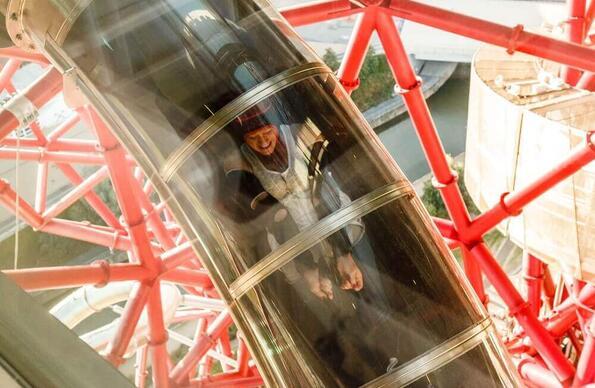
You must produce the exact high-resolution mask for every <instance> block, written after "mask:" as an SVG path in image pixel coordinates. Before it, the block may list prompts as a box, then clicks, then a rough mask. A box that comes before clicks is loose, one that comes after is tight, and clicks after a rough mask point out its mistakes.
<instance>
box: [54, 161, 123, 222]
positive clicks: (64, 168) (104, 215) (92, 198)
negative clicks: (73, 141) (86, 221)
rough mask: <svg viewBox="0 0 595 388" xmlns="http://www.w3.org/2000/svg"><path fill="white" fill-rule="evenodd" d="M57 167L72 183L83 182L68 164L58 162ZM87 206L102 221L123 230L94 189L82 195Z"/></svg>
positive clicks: (78, 183) (76, 184)
mask: <svg viewBox="0 0 595 388" xmlns="http://www.w3.org/2000/svg"><path fill="white" fill-rule="evenodd" d="M57 166H58V168H59V169H60V171H61V172H62V174H64V176H65V177H66V178H67V179H68V180H69V181H70V183H72V184H73V185H74V186H78V185H80V184H82V183H83V182H84V180H83V178H82V177H81V176H80V174H79V173H78V172H77V171H76V170H75V169H74V167H72V166H71V165H69V164H64V163H59V164H58V165H57ZM83 198H84V199H85V200H86V201H87V203H88V204H89V206H91V207H92V208H93V210H95V212H96V213H97V214H98V215H99V217H101V219H102V220H103V221H105V223H106V224H107V225H109V226H111V227H112V228H113V229H115V230H119V231H122V232H124V228H123V227H122V225H121V224H120V221H118V218H117V217H116V216H115V214H114V213H113V212H112V211H111V209H110V208H109V207H107V205H106V204H105V202H103V200H102V199H101V198H100V197H99V195H97V194H96V193H95V192H94V191H89V192H87V193H86V194H85V195H84V197H83Z"/></svg>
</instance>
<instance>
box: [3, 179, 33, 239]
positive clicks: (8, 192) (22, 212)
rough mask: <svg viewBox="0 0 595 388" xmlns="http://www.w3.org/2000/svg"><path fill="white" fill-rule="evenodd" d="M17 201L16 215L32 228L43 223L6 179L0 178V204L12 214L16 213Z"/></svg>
mask: <svg viewBox="0 0 595 388" xmlns="http://www.w3.org/2000/svg"><path fill="white" fill-rule="evenodd" d="M17 202H18V215H19V218H20V219H21V220H23V221H24V222H26V223H27V224H29V225H31V226H32V227H33V228H39V227H40V226H41V225H43V217H41V215H40V214H39V213H37V212H36V211H35V209H33V207H32V206H31V205H30V204H29V203H28V202H27V201H25V200H24V199H23V198H21V197H20V196H19V195H18V194H17V193H16V192H15V191H14V190H13V188H12V187H11V186H10V183H8V181H6V180H5V179H0V205H3V206H4V207H5V208H6V209H7V210H8V211H10V212H11V213H12V214H17Z"/></svg>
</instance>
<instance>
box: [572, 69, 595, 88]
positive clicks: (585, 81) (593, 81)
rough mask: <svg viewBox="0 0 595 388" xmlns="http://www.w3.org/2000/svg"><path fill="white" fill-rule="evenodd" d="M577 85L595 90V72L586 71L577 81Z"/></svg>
mask: <svg viewBox="0 0 595 388" xmlns="http://www.w3.org/2000/svg"><path fill="white" fill-rule="evenodd" d="M576 87H577V88H579V89H584V90H590V91H594V90H595V72H591V71H585V72H584V73H583V75H582V76H581V78H580V79H579V80H578V82H577V83H576Z"/></svg>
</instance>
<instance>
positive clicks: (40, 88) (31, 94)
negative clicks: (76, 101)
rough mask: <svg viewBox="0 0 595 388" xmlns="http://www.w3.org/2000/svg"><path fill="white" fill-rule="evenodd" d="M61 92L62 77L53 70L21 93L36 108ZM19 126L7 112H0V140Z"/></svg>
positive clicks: (14, 118)
mask: <svg viewBox="0 0 595 388" xmlns="http://www.w3.org/2000/svg"><path fill="white" fill-rule="evenodd" d="M61 91H62V75H61V74H60V73H59V72H58V71H57V70H55V69H49V70H48V71H46V72H45V73H44V74H43V75H42V76H41V77H39V78H38V79H37V80H36V81H35V82H34V83H33V84H31V85H30V86H29V87H28V88H27V89H26V90H24V91H23V92H22V93H23V94H24V95H25V97H26V98H28V99H29V100H30V101H31V103H33V105H35V106H36V107H37V108H40V107H42V106H43V105H45V104H46V103H47V102H48V101H49V100H51V99H52V98H53V97H54V96H55V95H56V94H58V93H59V92H61ZM18 126H19V120H18V119H17V118H16V117H15V116H14V115H13V114H12V113H11V112H9V111H8V110H6V109H1V110H0V140H1V139H4V138H5V137H6V136H8V135H9V134H10V133H11V132H12V131H14V130H15V129H16V128H18Z"/></svg>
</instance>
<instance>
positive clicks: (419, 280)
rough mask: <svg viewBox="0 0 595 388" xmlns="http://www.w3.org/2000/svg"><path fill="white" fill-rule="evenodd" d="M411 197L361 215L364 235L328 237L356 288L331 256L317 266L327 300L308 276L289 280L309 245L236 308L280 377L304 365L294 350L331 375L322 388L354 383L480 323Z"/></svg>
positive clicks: (305, 260)
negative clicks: (352, 271) (355, 276)
mask: <svg viewBox="0 0 595 388" xmlns="http://www.w3.org/2000/svg"><path fill="white" fill-rule="evenodd" d="M411 200H412V199H411V198H410V197H402V198H400V199H397V200H395V201H393V202H391V203H389V204H387V205H385V206H384V207H381V208H380V209H378V210H376V211H374V212H372V213H370V214H367V215H365V216H363V217H361V218H360V219H358V223H359V225H361V227H362V228H364V229H365V233H364V234H363V236H362V237H361V239H360V240H359V241H357V242H355V243H352V242H351V241H350V240H349V239H343V238H342V237H339V236H338V235H340V234H341V232H337V233H336V234H335V235H333V236H331V237H330V238H329V239H327V240H325V241H324V243H326V244H328V245H331V246H332V245H334V244H339V247H338V250H339V251H349V252H350V253H351V256H352V257H353V260H354V263H355V264H354V265H356V266H357V271H358V272H359V274H361V283H360V284H359V285H360V287H358V288H355V287H344V280H345V279H344V274H342V273H341V272H340V271H339V270H338V264H337V261H336V260H335V261H332V260H331V261H327V262H325V263H322V264H319V268H320V273H324V274H325V276H327V277H328V279H329V283H330V286H329V288H330V289H331V290H332V299H331V298H329V297H326V298H324V297H320V295H317V294H316V293H314V292H312V290H311V288H310V284H309V279H307V277H302V278H299V277H297V278H291V277H290V276H288V273H291V272H293V269H292V268H291V266H292V265H295V267H297V268H300V267H301V266H306V267H307V266H308V265H309V263H310V262H311V256H312V255H313V252H312V250H310V251H306V252H304V254H302V255H301V256H300V257H298V258H297V259H296V260H294V262H292V263H290V264H288V265H286V266H285V267H283V268H281V269H280V270H279V271H277V272H276V273H274V274H273V275H271V276H270V277H268V278H267V279H265V280H264V281H263V282H262V283H261V284H260V285H259V286H257V288H256V290H255V291H254V292H249V293H247V294H246V295H245V296H244V297H242V298H241V300H240V302H239V308H241V309H243V310H244V311H247V312H249V313H248V314H249V316H250V318H251V319H250V320H251V321H252V322H256V323H257V327H256V328H255V329H256V330H259V331H262V336H263V338H265V339H264V341H263V343H261V346H263V347H265V348H267V347H268V348H270V350H271V353H273V354H274V357H277V358H279V359H281V360H280V361H279V364H283V365H285V368H286V369H284V370H283V372H282V373H283V374H285V375H289V376H291V375H294V376H299V375H301V374H303V372H300V371H299V369H301V368H303V366H302V364H300V363H297V362H291V361H288V359H291V357H294V354H296V353H299V354H301V355H302V356H303V357H305V358H306V359H307V360H309V364H310V365H311V364H312V363H318V364H320V365H321V367H323V369H325V371H326V373H327V374H330V375H331V377H329V378H331V379H332V380H329V381H323V383H324V384H331V381H340V382H341V385H345V386H358V385H361V384H364V383H366V382H369V381H371V380H373V379H375V378H377V377H379V376H381V375H383V374H385V373H387V372H389V371H391V370H394V369H395V368H397V367H399V366H401V365H403V364H404V363H406V362H408V361H410V360H412V359H413V358H415V357H416V356H418V355H420V354H422V353H424V352H426V351H428V350H430V349H432V348H433V347H435V346H438V345H439V344H441V343H442V342H444V341H446V340H447V339H448V338H450V337H452V336H455V335H457V334H459V333H460V332H462V331H464V330H465V329H467V328H468V327H470V326H473V324H474V323H475V322H477V320H478V319H480V316H479V314H478V313H474V312H473V310H472V308H471V306H470V305H469V304H468V302H467V301H466V299H465V296H464V295H463V293H462V292H461V291H460V289H459V288H458V287H457V285H456V284H455V282H454V281H453V279H452V275H450V274H449V273H448V272H449V270H448V269H447V268H446V267H445V266H443V265H440V261H441V259H440V256H439V254H440V252H439V250H438V248H437V247H436V246H435V243H434V242H433V240H432V237H431V235H430V234H429V233H428V232H427V231H426V228H425V226H424V225H423V224H421V223H420V221H419V220H417V218H418V217H417V215H416V214H414V213H413V212H412V211H411V208H412V206H411ZM389 226H390V227H389ZM323 268H324V269H323ZM282 327H283V328H284V329H285V330H286V331H285V330H284V329H282ZM266 333H273V334H272V335H271V334H268V335H267V334H266Z"/></svg>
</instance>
